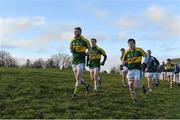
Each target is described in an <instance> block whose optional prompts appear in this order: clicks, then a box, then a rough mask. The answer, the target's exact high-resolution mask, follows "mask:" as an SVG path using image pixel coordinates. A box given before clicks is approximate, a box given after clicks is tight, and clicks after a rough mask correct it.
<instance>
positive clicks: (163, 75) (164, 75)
mask: <svg viewBox="0 0 180 120" xmlns="http://www.w3.org/2000/svg"><path fill="white" fill-rule="evenodd" d="M160 71H161V75H162V77H163V80H166V79H167V78H166V69H165V63H164V62H162V65H160Z"/></svg>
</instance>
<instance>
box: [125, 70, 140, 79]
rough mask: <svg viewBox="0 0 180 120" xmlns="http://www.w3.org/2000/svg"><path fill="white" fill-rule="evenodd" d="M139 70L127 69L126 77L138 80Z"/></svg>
mask: <svg viewBox="0 0 180 120" xmlns="http://www.w3.org/2000/svg"><path fill="white" fill-rule="evenodd" d="M140 78H141V71H140V70H138V69H133V70H128V73H127V79H128V80H140Z"/></svg>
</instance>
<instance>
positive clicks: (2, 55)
mask: <svg viewBox="0 0 180 120" xmlns="http://www.w3.org/2000/svg"><path fill="white" fill-rule="evenodd" d="M15 66H17V61H16V59H15V58H13V57H12V56H11V55H10V53H9V52H7V51H3V50H1V51H0V67H15Z"/></svg>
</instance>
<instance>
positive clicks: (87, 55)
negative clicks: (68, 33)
mask: <svg viewBox="0 0 180 120" xmlns="http://www.w3.org/2000/svg"><path fill="white" fill-rule="evenodd" d="M86 57H87V59H86V66H89V50H88V52H87V54H86Z"/></svg>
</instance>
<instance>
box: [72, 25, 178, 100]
mask: <svg viewBox="0 0 180 120" xmlns="http://www.w3.org/2000/svg"><path fill="white" fill-rule="evenodd" d="M70 50H71V53H72V55H73V60H72V69H73V72H74V76H75V79H76V83H75V88H74V93H73V96H72V98H76V97H77V96H78V90H79V87H80V85H81V84H83V85H84V86H85V88H86V93H87V94H88V93H89V90H90V85H89V84H87V83H86V82H85V81H84V79H83V78H82V73H83V71H84V68H85V65H86V66H87V67H89V72H90V78H91V79H92V81H93V84H94V90H95V91H97V90H98V89H99V88H100V86H101V78H100V76H99V75H98V73H99V71H100V66H101V65H104V64H105V62H106V59H107V55H106V53H105V51H104V50H103V49H102V48H100V47H99V46H97V40H96V39H95V38H92V39H91V45H90V42H89V41H88V40H87V39H86V38H84V37H83V36H82V30H81V28H80V27H76V28H75V29H74V39H73V40H72V41H71V43H70ZM151 54H152V53H151V50H148V51H147V52H145V51H144V50H143V49H141V48H139V47H136V41H135V40H134V39H132V38H131V39H129V40H128V49H127V50H125V49H124V48H122V49H121V58H120V59H121V65H120V74H121V75H122V78H123V79H122V83H123V86H124V87H125V86H126V83H125V81H126V80H125V79H126V78H127V81H128V86H129V91H130V95H131V98H132V100H133V103H136V102H137V95H136V93H137V90H138V89H141V90H142V92H143V93H144V94H145V93H146V92H147V90H146V89H145V86H144V85H142V84H141V82H140V79H141V77H142V75H143V73H144V72H145V75H146V77H147V81H148V90H149V92H150V93H151V92H152V86H153V83H154V84H155V85H156V86H158V85H159V80H158V78H159V77H158V75H159V74H158V73H159V72H162V74H163V79H166V78H167V79H168V80H169V81H170V88H172V85H173V81H172V79H173V78H172V77H173V73H172V72H173V70H175V73H177V72H178V73H179V69H175V68H176V67H174V65H173V64H172V63H171V61H170V59H168V63H167V64H163V65H161V66H160V65H159V61H158V60H157V59H156V58H155V57H154V56H152V55H151ZM101 56H103V60H102V62H101ZM142 57H144V61H143V62H142ZM85 63H86V64H85ZM159 66H160V67H159ZM176 66H177V65H176ZM177 68H179V67H178V66H177ZM142 71H143V72H142Z"/></svg>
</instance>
